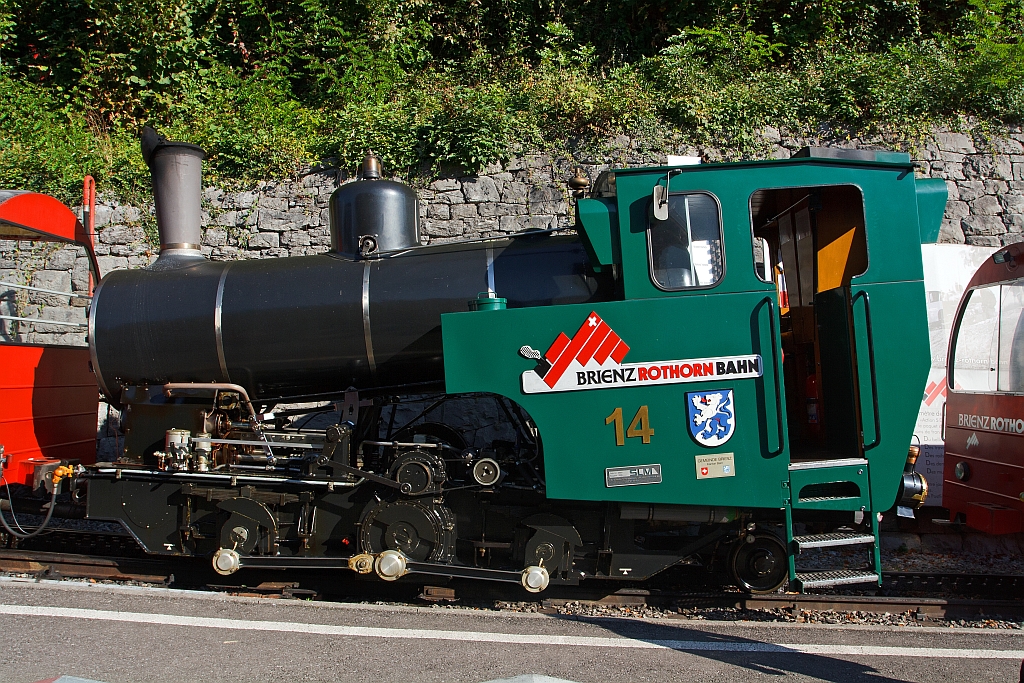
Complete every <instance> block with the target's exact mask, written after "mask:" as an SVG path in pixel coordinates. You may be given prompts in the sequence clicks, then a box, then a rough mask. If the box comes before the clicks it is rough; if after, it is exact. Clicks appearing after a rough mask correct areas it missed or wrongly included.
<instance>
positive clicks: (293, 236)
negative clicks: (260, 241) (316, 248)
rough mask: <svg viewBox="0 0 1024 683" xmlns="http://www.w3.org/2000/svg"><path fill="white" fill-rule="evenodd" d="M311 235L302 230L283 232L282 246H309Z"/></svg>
mask: <svg viewBox="0 0 1024 683" xmlns="http://www.w3.org/2000/svg"><path fill="white" fill-rule="evenodd" d="M309 241H310V240H309V235H308V234H307V233H305V232H303V231H302V230H294V231H292V232H285V233H281V240H280V243H281V246H282V247H307V246H309Z"/></svg>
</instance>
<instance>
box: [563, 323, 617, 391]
mask: <svg viewBox="0 0 1024 683" xmlns="http://www.w3.org/2000/svg"><path fill="white" fill-rule="evenodd" d="M627 353H629V346H628V345H627V344H626V342H624V341H622V339H620V338H619V335H617V334H615V332H614V331H612V328H611V327H609V326H608V323H606V322H605V321H604V320H602V319H601V316H599V315H598V314H597V313H594V312H593V311H591V313H590V315H589V316H587V319H586V321H584V323H583V324H582V325H580V329H578V330H576V334H574V335H573V336H572V339H570V338H569V337H567V336H565V332H560V333H559V334H558V336H557V337H556V338H555V341H554V342H553V343H552V344H551V346H550V347H549V348H548V350H547V351H545V352H544V360H546V361H547V362H548V364H549V367H548V370H547V372H545V373H544V383H545V384H547V385H548V386H549V387H551V388H552V389H554V387H555V384H557V383H558V380H559V379H561V378H562V375H564V374H565V371H566V370H567V369H568V368H569V363H571V362H573V361H574V360H575V361H578V362H579V364H580V365H586V364H587V363H588V362H590V360H591V359H593V360H595V361H597V364H598V365H602V364H604V362H605V361H606V360H608V358H611V359H612V360H613V361H615V362H616V363H621V362H622V359H623V358H625V357H626V354H627Z"/></svg>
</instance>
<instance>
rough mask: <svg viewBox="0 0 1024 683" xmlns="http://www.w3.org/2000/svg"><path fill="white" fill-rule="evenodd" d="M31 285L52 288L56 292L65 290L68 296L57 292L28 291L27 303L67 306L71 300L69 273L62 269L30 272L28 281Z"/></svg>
mask: <svg viewBox="0 0 1024 683" xmlns="http://www.w3.org/2000/svg"><path fill="white" fill-rule="evenodd" d="M29 284H30V285H32V286H33V287H42V288H43V289H53V290H56V291H58V292H67V293H68V296H61V295H59V294H46V293H43V292H28V300H29V303H33V304H37V305H40V306H67V305H68V304H69V303H70V300H71V273H69V272H67V271H62V270H37V271H36V272H34V273H32V280H31V281H30V282H29Z"/></svg>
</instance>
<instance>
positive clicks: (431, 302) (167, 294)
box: [89, 181, 613, 401]
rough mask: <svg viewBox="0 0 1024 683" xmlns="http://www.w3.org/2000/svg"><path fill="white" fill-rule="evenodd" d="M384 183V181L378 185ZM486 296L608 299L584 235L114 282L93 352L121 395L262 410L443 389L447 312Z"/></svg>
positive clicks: (119, 275) (93, 336) (107, 285)
mask: <svg viewBox="0 0 1024 683" xmlns="http://www.w3.org/2000/svg"><path fill="white" fill-rule="evenodd" d="M375 182H383V181H375ZM482 291H494V292H496V294H497V295H498V296H500V297H501V298H504V299H507V302H508V303H507V305H508V307H509V308H517V307H526V306H545V305H555V304H570V303H583V302H591V301H605V300H608V299H610V298H611V297H612V295H613V294H612V292H613V288H612V287H611V284H610V282H608V281H606V280H605V279H598V278H597V276H595V275H593V274H590V271H589V269H588V267H587V262H586V255H585V252H584V250H583V246H582V244H581V243H580V241H579V239H578V238H576V237H572V236H564V237H563V236H552V235H549V234H540V235H522V236H517V237H514V238H510V239H504V240H493V241H486V242H483V241H482V242H474V243H466V244H454V245H440V246H436V247H435V246H431V247H420V248H417V249H411V250H409V251H405V252H400V253H398V254H395V255H393V256H391V257H382V258H373V259H357V258H347V257H344V256H341V255H338V254H322V255H317V256H300V257H292V258H280V259H259V260H251V261H235V262H229V263H225V262H210V261H206V260H200V261H198V262H196V263H195V264H194V265H192V266H190V267H187V268H176V269H163V270H161V269H152V268H151V269H145V270H119V271H113V272H111V273H109V274H108V275H107V276H106V277H105V278H104V279H103V282H102V283H101V285H100V287H99V289H98V290H97V292H96V294H95V297H94V299H93V304H92V309H91V312H90V319H89V323H90V331H89V343H90V345H91V346H92V352H93V356H92V357H93V369H94V371H95V373H96V376H97V378H98V380H99V383H100V388H101V389H102V390H103V392H104V394H106V396H107V397H108V399H110V400H113V401H117V400H119V398H120V396H121V390H122V389H123V388H124V387H127V386H133V385H134V386H139V385H158V384H165V383H167V382H232V383H236V384H240V385H242V386H243V387H245V389H246V391H247V392H248V393H249V395H250V396H251V397H252V398H253V399H254V400H255V399H260V400H269V399H275V398H283V397H298V396H313V395H321V394H332V393H340V392H343V391H345V390H346V389H347V388H349V387H355V388H356V389H359V390H368V389H373V388H378V387H397V386H402V385H410V384H435V385H437V386H443V381H444V363H443V353H442V345H441V315H442V314H443V313H450V312H456V311H466V310H468V309H469V302H470V300H472V299H475V298H477V296H478V294H479V293H480V292H482Z"/></svg>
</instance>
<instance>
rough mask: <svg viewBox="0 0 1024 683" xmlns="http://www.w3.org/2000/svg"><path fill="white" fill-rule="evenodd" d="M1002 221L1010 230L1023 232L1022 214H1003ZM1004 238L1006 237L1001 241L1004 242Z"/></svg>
mask: <svg viewBox="0 0 1024 683" xmlns="http://www.w3.org/2000/svg"><path fill="white" fill-rule="evenodd" d="M1003 223H1005V224H1006V229H1007V230H1008V231H1010V232H1013V233H1018V234H1019V233H1022V232H1024V214H1021V213H1011V214H1003ZM1006 239H1007V238H1006V237H1004V239H1003V241H1004V242H1005V241H1006Z"/></svg>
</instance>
